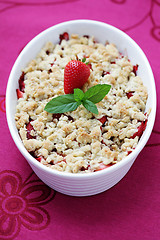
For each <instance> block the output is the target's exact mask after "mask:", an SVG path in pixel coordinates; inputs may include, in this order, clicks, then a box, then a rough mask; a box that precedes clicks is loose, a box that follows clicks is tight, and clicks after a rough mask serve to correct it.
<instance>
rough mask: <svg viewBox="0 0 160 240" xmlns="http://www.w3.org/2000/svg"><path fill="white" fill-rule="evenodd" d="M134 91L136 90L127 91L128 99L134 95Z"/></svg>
mask: <svg viewBox="0 0 160 240" xmlns="http://www.w3.org/2000/svg"><path fill="white" fill-rule="evenodd" d="M133 93H134V91H130V92H127V93H126V95H127V97H128V99H130V97H132V96H133Z"/></svg>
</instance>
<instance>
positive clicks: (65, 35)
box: [59, 32, 69, 44]
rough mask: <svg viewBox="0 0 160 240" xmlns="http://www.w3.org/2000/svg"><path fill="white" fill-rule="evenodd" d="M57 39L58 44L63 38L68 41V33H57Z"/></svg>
mask: <svg viewBox="0 0 160 240" xmlns="http://www.w3.org/2000/svg"><path fill="white" fill-rule="evenodd" d="M59 39H60V41H59V44H61V42H62V40H63V39H64V40H66V41H68V40H69V34H68V33H67V32H64V33H63V34H60V35H59Z"/></svg>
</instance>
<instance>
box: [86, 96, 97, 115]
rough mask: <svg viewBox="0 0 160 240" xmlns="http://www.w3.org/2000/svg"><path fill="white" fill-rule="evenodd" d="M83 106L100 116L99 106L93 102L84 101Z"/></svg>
mask: <svg viewBox="0 0 160 240" xmlns="http://www.w3.org/2000/svg"><path fill="white" fill-rule="evenodd" d="M82 104H83V106H84V107H85V108H86V109H87V110H88V111H90V112H92V113H95V114H98V109H97V106H96V105H95V104H94V103H93V102H91V101H89V100H87V99H86V100H83V102H82Z"/></svg>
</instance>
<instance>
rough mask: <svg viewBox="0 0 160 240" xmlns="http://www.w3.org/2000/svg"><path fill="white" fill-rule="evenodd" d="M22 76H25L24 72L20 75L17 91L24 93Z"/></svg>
mask: <svg viewBox="0 0 160 240" xmlns="http://www.w3.org/2000/svg"><path fill="white" fill-rule="evenodd" d="M24 76H25V73H24V72H22V74H21V76H20V78H19V81H18V82H19V90H20V91H21V92H24V89H25V84H24Z"/></svg>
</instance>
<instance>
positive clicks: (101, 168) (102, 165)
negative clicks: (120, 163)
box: [95, 163, 113, 172]
mask: <svg viewBox="0 0 160 240" xmlns="http://www.w3.org/2000/svg"><path fill="white" fill-rule="evenodd" d="M112 165H113V164H112V163H109V164H108V165H105V164H104V163H100V165H99V168H98V169H97V170H95V172H97V171H100V170H103V169H105V168H109V167H111V166H112Z"/></svg>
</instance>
